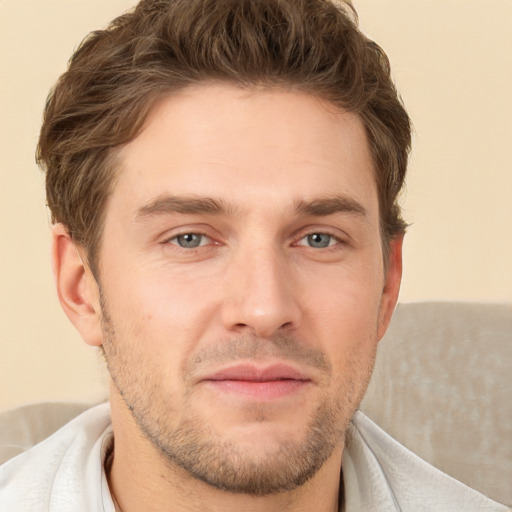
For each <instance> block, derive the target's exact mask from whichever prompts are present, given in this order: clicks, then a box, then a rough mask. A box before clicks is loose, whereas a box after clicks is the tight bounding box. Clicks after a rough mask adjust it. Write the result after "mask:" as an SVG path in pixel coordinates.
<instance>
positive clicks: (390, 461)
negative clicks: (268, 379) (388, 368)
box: [343, 412, 509, 512]
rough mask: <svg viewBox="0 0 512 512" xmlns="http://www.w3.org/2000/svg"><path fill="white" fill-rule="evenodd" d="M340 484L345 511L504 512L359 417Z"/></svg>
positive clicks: (350, 437) (348, 442) (349, 438)
mask: <svg viewBox="0 0 512 512" xmlns="http://www.w3.org/2000/svg"><path fill="white" fill-rule="evenodd" d="M343 479H344V485H345V493H346V496H345V498H346V501H347V506H346V511H347V512H352V510H354V511H355V510H367V511H371V510H378V511H379V512H381V511H388V510H389V511H394V510H401V511H402V512H408V511H411V512H412V511H414V512H420V511H425V512H426V511H429V512H447V511H452V510H453V511H458V512H463V511H468V512H469V511H474V510H481V511H489V512H490V511H493V512H501V511H503V512H506V511H507V510H509V508H508V507H506V506H504V505H501V504H499V503H497V502H495V501H493V500H491V499H489V498H487V497H486V496H484V495H483V494H481V493H479V492H477V491H475V490H473V489H471V488H469V487H468V486H466V485H464V484H463V483H461V482H459V481H457V480H455V479H454V478H452V477H450V476H449V475H446V474H445V473H443V472H441V471H439V470H438V469H436V468H434V467H433V466H431V465H430V464H428V463H427V462H425V461H424V460H422V459H421V458H420V457H418V456H417V455H415V454H414V453H413V452H411V451H410V450H408V449H407V448H405V447H404V446H402V445H401V444H400V443H399V442H398V441H396V440H395V439H393V438H392V437H391V436H389V435H388V434H387V433H386V432H384V431H383V430H382V429H381V428H380V427H378V426H377V425H376V424H375V423H374V422H373V421H371V420H370V419H369V418H368V417H366V416H365V415H364V414H363V413H361V412H357V413H356V415H355V416H354V419H353V421H352V424H351V427H350V429H349V431H348V433H347V440H346V449H345V453H344V455H343Z"/></svg>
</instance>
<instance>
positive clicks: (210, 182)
mask: <svg viewBox="0 0 512 512" xmlns="http://www.w3.org/2000/svg"><path fill="white" fill-rule="evenodd" d="M117 161H118V164H119V175H118V179H117V183H116V186H115V188H114V193H113V197H112V198H111V201H112V202H113V203H116V202H117V200H118V199H120V200H122V201H123V202H124V203H125V205H124V208H125V210H128V209H130V210H131V211H136V210H137V209H140V207H141V206H143V205H144V204H146V203H147V202H148V201H151V200H154V199H155V198H157V197H159V196H162V195H165V194H169V195H171V194H172V195H173V196H176V195H178V196H179V195H187V196H190V195H196V196H198V197H214V198H220V199H222V200H225V201H226V202H228V203H230V204H236V205H237V207H238V209H239V210H241V211H243V210H244V209H250V208H253V209H254V208H256V209H257V208H268V207H270V206H274V207H277V205H281V206H282V207H283V208H284V207H285V205H286V204H289V205H291V204H296V203H297V201H302V200H314V199H315V198H317V197H328V196H338V195H344V196H347V197H351V198H353V199H355V200H356V201H358V202H359V203H365V208H366V209H368V210H369V211H370V212H371V211H372V209H376V203H377V198H376V185H375V180H374V177H373V164H372V160H371V156H370V151H369V147H368V141H367V137H366V133H365V130H364V127H363V125H362V122H361V120H360V119H359V117H358V116H357V115H356V114H354V113H351V112H345V111H342V110H340V109H338V108H336V107H335V106H333V105H332V104H330V103H328V102H327V101H325V100H322V99H320V98H318V97H316V96H312V95H309V94H305V93H301V92H293V91H289V90H281V89H251V90H245V89H241V88H238V87H235V86H230V85H226V84H216V85H201V86H196V87H190V88H187V89H185V90H183V91H181V92H180V93H178V94H173V95H170V96H168V97H165V98H163V99H161V100H160V101H159V102H158V103H157V104H156V105H155V106H154V108H153V109H152V111H151V112H150V114H149V115H148V118H147V120H146V122H145V125H144V128H143V130H142V132H141V133H140V134H139V135H138V137H137V138H135V139H134V140H133V141H131V142H130V143H129V144H127V145H126V146H125V147H123V148H122V149H121V150H120V152H119V154H118V157H117ZM373 203H375V204H373Z"/></svg>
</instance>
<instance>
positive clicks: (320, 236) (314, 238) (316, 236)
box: [308, 233, 331, 248]
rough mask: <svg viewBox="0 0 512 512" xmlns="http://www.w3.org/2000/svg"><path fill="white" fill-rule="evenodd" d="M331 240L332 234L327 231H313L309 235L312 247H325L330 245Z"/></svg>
mask: <svg viewBox="0 0 512 512" xmlns="http://www.w3.org/2000/svg"><path fill="white" fill-rule="evenodd" d="M330 242H331V236H330V235H326V234H325V233H313V234H311V235H308V243H309V245H310V246H311V247H316V248H323V247H328V246H329V243H330Z"/></svg>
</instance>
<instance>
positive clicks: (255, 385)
mask: <svg viewBox="0 0 512 512" xmlns="http://www.w3.org/2000/svg"><path fill="white" fill-rule="evenodd" d="M202 382H204V383H205V384H206V385H207V386H209V387H210V388H212V389H214V390H216V391H217V392H219V393H222V394H231V395H239V396H241V397H243V398H249V399H256V400H263V401H269V400H276V399H279V398H283V397H286V396H290V395H293V394H296V393H298V392H300V391H302V390H303V389H304V388H305V387H307V386H308V385H309V384H311V382H312V381H311V379H310V378H309V377H308V376H307V375H306V374H304V373H303V372H301V371H299V370H297V369H295V368H293V367H291V366H289V365H286V364H274V365H271V366H265V367H258V366H255V365H252V364H242V365H236V366H231V367H228V368H224V369H222V370H220V371H218V372H216V373H214V374H212V375H208V376H206V377H205V378H203V379H202Z"/></svg>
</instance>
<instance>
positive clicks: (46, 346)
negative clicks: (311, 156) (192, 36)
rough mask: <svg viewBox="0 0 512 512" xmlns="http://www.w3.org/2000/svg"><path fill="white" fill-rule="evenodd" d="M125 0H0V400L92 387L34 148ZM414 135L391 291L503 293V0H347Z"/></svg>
mask: <svg viewBox="0 0 512 512" xmlns="http://www.w3.org/2000/svg"><path fill="white" fill-rule="evenodd" d="M131 4H132V1H131V0H108V1H105V0H3V1H0V109H1V110H0V173H1V178H0V180H1V181H0V183H1V186H0V208H1V215H0V410H1V409H6V408H9V407H13V406H16V405H18V404H22V403H27V402H31V401H39V400H56V399H66V400H84V401H91V400H100V399H101V398H102V397H105V396H106V393H107V379H106V377H105V374H104V370H103V368H102V363H101V362H100V361H99V358H98V356H97V355H96V353H95V352H94V351H93V350H91V349H90V348H88V347H86V346H85V344H84V343H82V342H81V340H80V339H79V337H78V335H77V334H76V333H75V332H74V331H73V328H72V327H71V326H70V325H69V324H68V321H67V319H66V318H65V316H64V314H63V313H62V312H61V311H60V306H59V305H58V303H57V299H56V295H55V292H54V290H53V283H52V277H51V274H50V270H49V268H50V267H49V227H48V226H49V223H48V219H47V213H46V211H45V207H44V192H43V178H42V176H41V174H40V172H39V171H38V170H37V168H36V166H35V164H34V156H33V155H34V148H35V145H36V141H37V134H38V129H39V125H40V118H41V111H42V107H43V104H44V100H45V97H46V94H47V91H48V89H49V88H50V86H51V85H52V84H53V82H54V81H55V80H56V78H57V77H58V75H59V74H60V73H61V72H62V71H64V69H65V65H66V61H67V59H68V58H69V56H70V55H71V52H72V50H73V49H74V48H75V47H76V45H77V44H78V42H79V41H80V40H81V38H82V37H83V36H85V35H86V34H87V32H88V31H90V30H92V29H95V28H98V27H100V26H103V25H104V24H105V23H106V22H107V21H108V20H110V19H111V18H112V17H114V16H115V15H117V14H118V13H120V12H122V11H123V10H125V9H127V8H128V7H130V6H131ZM355 5H356V7H357V9H358V11H359V15H360V21H361V26H362V28H363V29H364V30H365V31H366V33H367V34H369V35H370V37H372V38H374V39H376V40H377V41H378V42H379V43H380V44H381V46H383V47H384V49H385V50H386V51H387V53H388V55H389V56H390V59H391V63H392V67H393V71H394V76H395V79H396V81H397V83H398V87H399V89H400V91H401V93H402V96H403V97H404V100H405V102H406V105H407V107H408V110H409V111H410V114H411V116H412V117H413V120H414V124H415V129H416V134H415V141H414V156H413V158H412V161H411V166H410V176H409V181H408V187H407V192H406V195H405V197H404V200H403V205H404V207H405V212H406V217H407V219H408V220H409V221H410V222H412V223H413V225H412V227H411V228H410V232H409V234H408V235H407V240H406V244H405V255H404V258H405V272H404V283H403V288H402V294H401V300H402V301H416V300H427V299H442V300H483V301H507V302H510V301H511V300H512V163H511V162H512V87H511V85H510V84H512V31H511V30H510V20H511V19H512V1H510V0H490V1H488V2H481V1H479V0H442V1H441V0H355Z"/></svg>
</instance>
